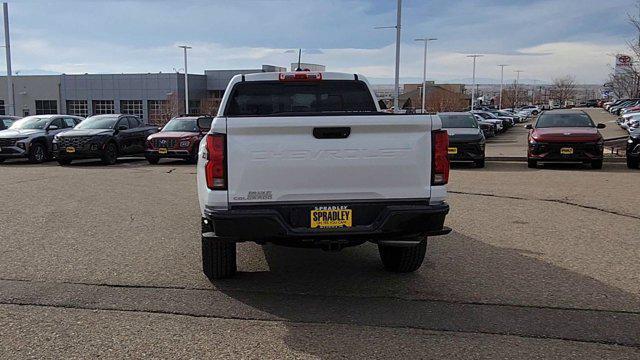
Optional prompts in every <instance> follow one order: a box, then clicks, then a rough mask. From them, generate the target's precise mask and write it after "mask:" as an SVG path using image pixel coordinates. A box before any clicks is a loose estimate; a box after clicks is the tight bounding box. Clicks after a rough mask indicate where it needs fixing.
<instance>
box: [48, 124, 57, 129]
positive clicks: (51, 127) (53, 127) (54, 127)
mask: <svg viewBox="0 0 640 360" xmlns="http://www.w3.org/2000/svg"><path fill="white" fill-rule="evenodd" d="M47 130H58V127H57V126H55V125H49V127H48V128H47Z"/></svg>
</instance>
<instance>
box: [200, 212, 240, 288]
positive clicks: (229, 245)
mask: <svg viewBox="0 0 640 360" xmlns="http://www.w3.org/2000/svg"><path fill="white" fill-rule="evenodd" d="M208 231H209V230H208V229H206V227H205V225H204V224H203V225H202V233H203V234H204V233H205V232H208ZM236 270H237V265H236V243H235V242H231V241H226V240H220V239H218V238H215V237H214V238H210V237H204V236H202V271H203V272H204V274H205V275H206V276H207V278H209V280H210V281H213V280H216V279H224V278H228V277H231V276H233V275H235V273H236Z"/></svg>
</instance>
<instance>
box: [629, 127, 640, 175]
mask: <svg viewBox="0 0 640 360" xmlns="http://www.w3.org/2000/svg"><path fill="white" fill-rule="evenodd" d="M638 165H640V129H636V130H634V131H632V132H631V133H630V134H629V139H628V140H627V167H629V169H637V168H638Z"/></svg>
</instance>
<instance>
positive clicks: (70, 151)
mask: <svg viewBox="0 0 640 360" xmlns="http://www.w3.org/2000/svg"><path fill="white" fill-rule="evenodd" d="M66 150H67V153H69V154H73V153H74V152H76V148H74V147H73V146H69V147H68V148H67V149H66Z"/></svg>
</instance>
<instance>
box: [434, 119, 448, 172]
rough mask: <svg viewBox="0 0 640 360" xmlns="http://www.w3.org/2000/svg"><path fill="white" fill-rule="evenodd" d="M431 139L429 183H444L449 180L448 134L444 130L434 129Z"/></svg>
mask: <svg viewBox="0 0 640 360" xmlns="http://www.w3.org/2000/svg"><path fill="white" fill-rule="evenodd" d="M431 140H432V146H433V148H432V152H433V161H432V164H431V185H446V184H447V183H448V182H449V154H448V151H447V150H448V148H449V135H448V134H447V131H446V130H435V131H433V132H432V133H431Z"/></svg>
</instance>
